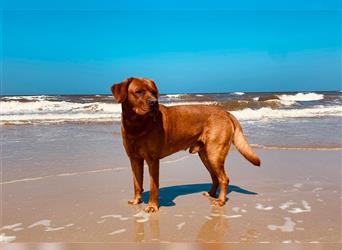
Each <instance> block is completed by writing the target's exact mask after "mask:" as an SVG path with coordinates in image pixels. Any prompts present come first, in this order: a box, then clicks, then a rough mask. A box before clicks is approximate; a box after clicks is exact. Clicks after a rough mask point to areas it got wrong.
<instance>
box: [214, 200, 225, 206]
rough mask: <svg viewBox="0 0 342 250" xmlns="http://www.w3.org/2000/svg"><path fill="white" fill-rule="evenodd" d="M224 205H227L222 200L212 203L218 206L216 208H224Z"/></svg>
mask: <svg viewBox="0 0 342 250" xmlns="http://www.w3.org/2000/svg"><path fill="white" fill-rule="evenodd" d="M224 204H226V202H225V201H222V200H220V199H215V200H213V202H212V205H214V206H216V207H222V206H223V205H224Z"/></svg>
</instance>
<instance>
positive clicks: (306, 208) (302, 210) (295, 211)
mask: <svg viewBox="0 0 342 250" xmlns="http://www.w3.org/2000/svg"><path fill="white" fill-rule="evenodd" d="M302 205H303V208H299V207H294V208H292V209H290V210H288V212H289V213H292V214H298V213H308V212H311V206H310V205H309V203H308V202H307V201H304V200H303V201H302Z"/></svg>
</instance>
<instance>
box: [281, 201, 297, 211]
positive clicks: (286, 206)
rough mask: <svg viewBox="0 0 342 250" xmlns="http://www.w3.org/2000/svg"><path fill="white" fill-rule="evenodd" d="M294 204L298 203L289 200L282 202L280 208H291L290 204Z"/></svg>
mask: <svg viewBox="0 0 342 250" xmlns="http://www.w3.org/2000/svg"><path fill="white" fill-rule="evenodd" d="M294 204H296V203H295V202H293V201H288V202H285V203H282V204H280V206H279V208H280V209H282V210H285V209H287V208H289V207H290V206H292V205H294Z"/></svg>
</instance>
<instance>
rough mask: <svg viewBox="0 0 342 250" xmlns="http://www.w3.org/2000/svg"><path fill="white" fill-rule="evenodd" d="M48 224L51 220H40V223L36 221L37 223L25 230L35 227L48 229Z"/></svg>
mask: <svg viewBox="0 0 342 250" xmlns="http://www.w3.org/2000/svg"><path fill="white" fill-rule="evenodd" d="M50 224H51V220H40V221H37V222H35V223H33V224H31V225H29V226H28V227H27V228H33V227H36V226H45V227H48V226H50Z"/></svg>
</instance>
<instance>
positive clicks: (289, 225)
mask: <svg viewBox="0 0 342 250" xmlns="http://www.w3.org/2000/svg"><path fill="white" fill-rule="evenodd" d="M284 220H285V223H284V225H281V226H277V225H268V226H267V227H268V229H270V230H272V231H275V230H277V229H279V230H280V231H282V232H293V231H294V227H295V225H296V223H295V222H294V221H292V220H291V218H289V217H285V218H284Z"/></svg>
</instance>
